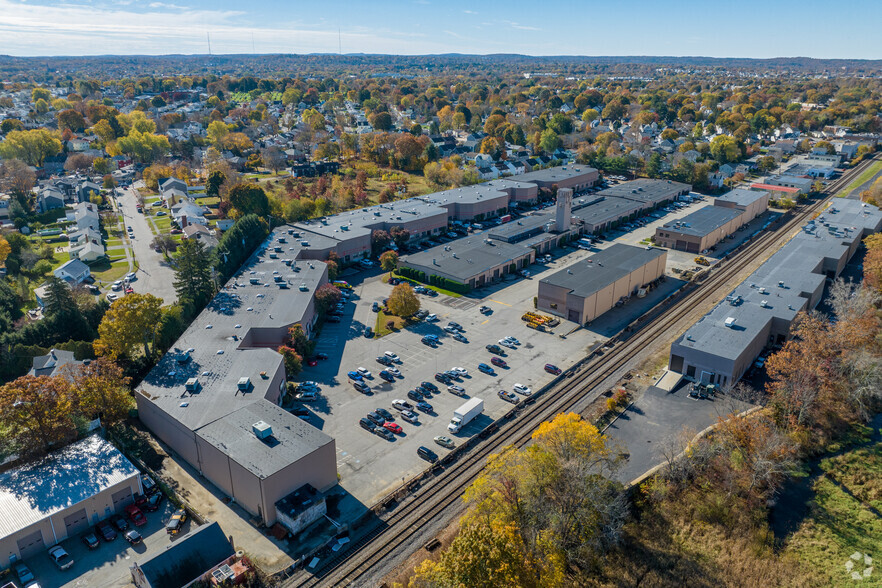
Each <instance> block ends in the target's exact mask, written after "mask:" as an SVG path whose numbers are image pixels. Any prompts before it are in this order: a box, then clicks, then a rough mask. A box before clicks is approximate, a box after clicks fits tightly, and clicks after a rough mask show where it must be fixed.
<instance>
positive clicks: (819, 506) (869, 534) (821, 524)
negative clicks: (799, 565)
mask: <svg viewBox="0 0 882 588" xmlns="http://www.w3.org/2000/svg"><path fill="white" fill-rule="evenodd" d="M821 469H822V470H823V471H824V475H822V476H820V477H819V478H818V479H817V480H816V481H815V483H814V485H813V487H812V490H813V491H814V497H813V498H814V500H813V501H812V507H811V512H810V513H809V515H808V516H807V518H806V519H805V520H804V521H803V522H802V524H801V525H800V527H799V529H798V530H797V531H796V532H795V533H794V534H793V535H792V536H791V537H790V540H789V541H788V543H787V548H786V552H787V553H788V554H790V555H793V556H795V557H796V558H797V559H799V560H800V561H801V562H803V564H804V565H805V566H806V567H808V568H810V569H812V570H813V571H814V572H815V574H816V576H817V577H818V578H819V580H820V582H821V583H822V584H823V585H825V586H854V585H856V584H862V585H864V584H865V585H868V586H869V585H872V586H879V585H882V570H880V569H879V567H878V566H873V564H872V563H871V564H869V565H867V564H865V562H864V560H863V554H866V555H869V556H870V557H872V558H877V559H878V558H880V557H882V548H880V547H882V516H880V510H882V443H876V444H873V445H870V446H868V447H862V448H859V449H855V450H852V451H848V452H846V453H843V454H842V455H839V456H837V457H832V458H828V459H825V460H823V461H822V462H821ZM855 553H860V554H861V557H860V559H858V560H854V559H852V558H851V556H852V554H855ZM849 561H851V562H852V563H851V565H850V567H851V569H850V570H849V569H848V568H847V567H846V565H847V562H849ZM869 567H874V568H875V569H873V570H872V571H871V572H870V575H869V576H868V577H866V578H864V579H863V580H862V581H861V582H856V581H855V580H853V579H852V573H853V572H857V573H860V574H861V575H862V576H863V573H864V570H865V569H867V568H869Z"/></svg>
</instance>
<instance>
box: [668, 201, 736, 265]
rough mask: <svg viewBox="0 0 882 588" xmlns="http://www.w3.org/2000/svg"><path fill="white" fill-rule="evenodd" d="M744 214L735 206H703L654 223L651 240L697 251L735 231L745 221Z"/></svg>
mask: <svg viewBox="0 0 882 588" xmlns="http://www.w3.org/2000/svg"><path fill="white" fill-rule="evenodd" d="M746 217H747V213H746V212H745V211H744V210H739V209H737V208H723V207H722V206H705V207H704V208H699V209H698V210H696V211H695V212H691V213H689V214H687V215H686V216H684V217H683V218H679V219H676V220H671V221H668V222H666V223H665V224H663V225H661V226H659V227H656V229H655V242H656V244H657V245H659V246H660V247H667V248H669V249H678V250H680V251H686V252H689V253H699V252H701V251H705V250H707V249H710V248H711V247H713V246H714V245H716V244H717V243H719V242H720V241H722V240H723V239H725V238H726V237H728V236H729V235H731V234H732V233H734V232H735V231H737V230H738V228H739V227H740V226H741V225H743V224H744V223H745V222H747V220H746Z"/></svg>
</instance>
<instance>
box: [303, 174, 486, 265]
mask: <svg viewBox="0 0 882 588" xmlns="http://www.w3.org/2000/svg"><path fill="white" fill-rule="evenodd" d="M485 185H486V184H478V185H477V186H485ZM477 186H470V188H476V187H477ZM494 191H495V190H494ZM443 193H444V192H438V193H435V194H429V195H426V196H416V197H413V198H407V199H405V200H396V201H394V202H389V203H387V204H376V205H374V206H369V207H366V208H358V209H355V210H349V211H346V212H341V213H339V214H335V215H332V216H327V217H324V218H322V219H315V220H311V221H308V222H300V223H296V224H295V225H294V226H295V227H297V228H298V229H302V230H304V231H309V232H310V233H314V234H316V235H322V236H324V237H327V238H330V239H333V240H334V241H333V242H330V245H329V244H328V242H325V243H318V244H313V243H312V241H311V240H310V247H312V248H316V249H324V248H327V246H333V245H334V244H336V242H338V241H343V240H346V239H351V238H353V237H357V236H360V235H368V234H370V232H371V229H373V228H375V227H382V226H384V225H387V224H388V225H395V224H404V223H407V222H410V221H414V220H420V219H423V218H431V217H433V216H438V215H444V216H445V217H446V216H447V210H446V209H445V208H442V207H441V205H440V204H439V203H438V202H437V196H438V195H439V194H443Z"/></svg>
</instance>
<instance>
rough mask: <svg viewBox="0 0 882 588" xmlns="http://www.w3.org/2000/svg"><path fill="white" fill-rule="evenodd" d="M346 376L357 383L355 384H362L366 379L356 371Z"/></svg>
mask: <svg viewBox="0 0 882 588" xmlns="http://www.w3.org/2000/svg"><path fill="white" fill-rule="evenodd" d="M346 376H347V377H348V378H349V379H350V380H353V381H355V382H361V381H362V380H363V379H364V378H362V377H361V374H360V373H358V372H357V371H355V370H353V371H351V372H347V373H346Z"/></svg>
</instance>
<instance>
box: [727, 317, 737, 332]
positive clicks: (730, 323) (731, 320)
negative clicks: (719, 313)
mask: <svg viewBox="0 0 882 588" xmlns="http://www.w3.org/2000/svg"><path fill="white" fill-rule="evenodd" d="M725 324H726V326H727V327H729V328H730V329H731V328H732V327H734V326H735V318H734V317H731V316H730V317H729V318H727V319H726V323H725Z"/></svg>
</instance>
